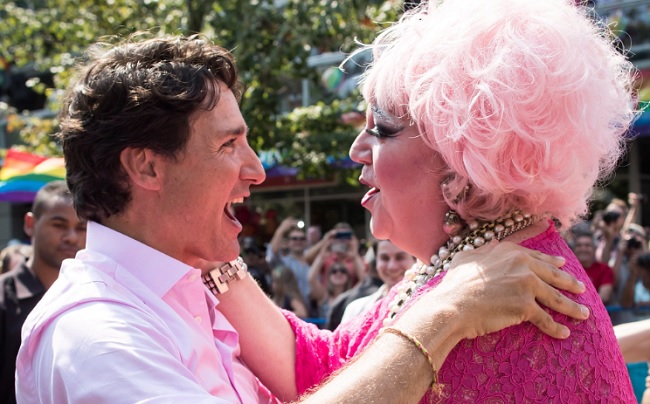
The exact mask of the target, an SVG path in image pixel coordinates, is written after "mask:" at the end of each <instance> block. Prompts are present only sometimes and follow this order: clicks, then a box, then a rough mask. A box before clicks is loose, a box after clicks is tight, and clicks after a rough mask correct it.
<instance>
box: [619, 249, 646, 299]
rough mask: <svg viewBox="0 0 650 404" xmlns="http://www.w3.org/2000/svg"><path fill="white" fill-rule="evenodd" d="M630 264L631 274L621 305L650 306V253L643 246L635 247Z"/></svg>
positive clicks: (626, 283) (624, 289)
mask: <svg viewBox="0 0 650 404" xmlns="http://www.w3.org/2000/svg"><path fill="white" fill-rule="evenodd" d="M632 240H633V239H632ZM629 266H630V276H629V277H628V278H627V281H626V282H625V287H624V288H623V294H622V296H621V306H622V307H624V308H631V307H638V306H650V253H648V252H647V251H644V250H643V249H642V248H638V249H634V250H633V253H632V256H631V257H630V265H629Z"/></svg>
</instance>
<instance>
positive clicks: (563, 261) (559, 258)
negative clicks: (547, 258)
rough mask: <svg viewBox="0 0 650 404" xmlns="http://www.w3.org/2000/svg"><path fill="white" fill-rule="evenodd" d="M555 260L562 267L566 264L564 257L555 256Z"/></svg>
mask: <svg viewBox="0 0 650 404" xmlns="http://www.w3.org/2000/svg"><path fill="white" fill-rule="evenodd" d="M555 259H556V260H559V261H562V265H564V264H565V263H566V258H564V257H562V256H560V255H558V256H556V257H555Z"/></svg>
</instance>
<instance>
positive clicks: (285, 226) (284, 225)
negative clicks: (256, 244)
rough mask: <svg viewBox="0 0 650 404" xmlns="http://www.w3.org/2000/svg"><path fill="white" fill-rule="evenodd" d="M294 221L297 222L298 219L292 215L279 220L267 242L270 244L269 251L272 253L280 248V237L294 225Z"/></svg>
mask: <svg viewBox="0 0 650 404" xmlns="http://www.w3.org/2000/svg"><path fill="white" fill-rule="evenodd" d="M296 223H298V221H297V220H296V219H294V218H292V217H288V218H286V219H284V220H283V221H282V222H280V225H279V226H278V228H277V229H276V230H275V233H273V237H271V241H270V242H269V244H270V245H271V251H272V252H273V254H274V255H275V254H277V253H278V251H280V248H281V247H282V239H283V238H284V236H285V234H286V233H287V231H289V229H290V228H292V227H293V226H295V225H296Z"/></svg>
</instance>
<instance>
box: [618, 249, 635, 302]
mask: <svg viewBox="0 0 650 404" xmlns="http://www.w3.org/2000/svg"><path fill="white" fill-rule="evenodd" d="M637 258H638V255H636V254H635V255H633V256H631V257H630V260H629V262H628V265H629V266H630V276H629V277H628V278H627V281H626V282H625V286H624V287H623V292H621V306H622V307H623V308H626V309H629V308H630V307H634V289H635V287H636V282H637V280H638V279H639V267H638V265H637Z"/></svg>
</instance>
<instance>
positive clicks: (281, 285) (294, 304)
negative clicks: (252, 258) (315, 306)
mask: <svg viewBox="0 0 650 404" xmlns="http://www.w3.org/2000/svg"><path fill="white" fill-rule="evenodd" d="M272 285H273V301H274V302H275V304H276V305H277V306H278V307H280V308H282V309H284V310H289V311H291V312H293V313H294V314H295V315H296V316H298V317H301V318H305V317H307V315H308V312H307V305H306V304H305V300H304V299H303V297H302V293H300V290H299V289H298V282H297V281H296V276H295V275H294V273H293V271H291V270H290V269H289V268H287V267H283V266H279V267H277V268H275V269H274V270H273V283H272Z"/></svg>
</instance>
